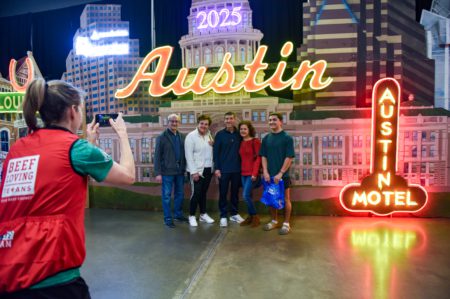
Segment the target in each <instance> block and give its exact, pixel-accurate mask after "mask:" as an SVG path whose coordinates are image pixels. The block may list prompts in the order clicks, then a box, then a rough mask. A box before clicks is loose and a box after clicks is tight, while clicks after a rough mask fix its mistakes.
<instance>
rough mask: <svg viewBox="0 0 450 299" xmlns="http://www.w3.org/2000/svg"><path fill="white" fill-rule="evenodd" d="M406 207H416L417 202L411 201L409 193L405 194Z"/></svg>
mask: <svg viewBox="0 0 450 299" xmlns="http://www.w3.org/2000/svg"><path fill="white" fill-rule="evenodd" d="M406 205H407V206H418V204H417V202H415V201H412V200H411V192H410V191H407V192H406Z"/></svg>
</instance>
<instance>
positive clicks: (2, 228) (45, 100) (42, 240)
mask: <svg viewBox="0 0 450 299" xmlns="http://www.w3.org/2000/svg"><path fill="white" fill-rule="evenodd" d="M83 96H84V94H83V92H81V91H80V90H78V89H76V88H75V87H73V86H72V85H70V84H68V83H66V82H63V81H56V80H55V81H50V82H49V83H48V84H47V83H46V82H45V81H44V80H43V79H37V80H34V81H33V82H32V83H31V84H30V85H29V86H28V88H27V91H26V94H25V99H24V103H23V115H24V118H25V121H26V123H27V126H28V128H29V132H30V134H29V135H28V136H26V137H24V138H21V139H19V140H17V141H16V142H15V144H14V145H13V146H12V147H11V150H10V151H9V153H8V155H7V157H6V160H5V161H4V164H3V170H2V182H1V186H0V190H1V192H2V193H1V196H0V295H5V297H6V298H27V299H29V298H65V299H68V298H83V299H84V298H90V295H89V290H88V287H87V285H86V283H85V282H84V280H83V279H82V278H81V277H80V271H79V268H80V267H81V265H82V263H83V261H84V258H85V255H86V250H85V234H84V208H85V202H86V192H87V180H88V176H91V177H93V178H94V179H95V180H96V181H99V182H101V181H103V182H108V183H113V184H132V183H133V182H134V180H135V168H134V160H133V155H132V152H131V149H130V144H129V142H128V135H127V130H126V126H125V122H124V121H123V119H122V116H121V115H119V117H118V118H117V119H116V120H115V121H113V120H110V124H111V126H112V128H113V130H114V131H115V132H116V133H117V136H118V138H119V141H120V152H121V157H120V163H116V162H114V161H113V160H112V158H111V157H110V156H109V155H107V154H106V153H105V152H103V151H102V150H101V149H100V148H98V147H96V146H95V143H96V140H97V138H98V124H95V123H94V122H92V123H90V124H89V125H88V126H87V139H88V140H84V139H79V138H78V136H77V135H76V133H77V131H78V130H79V129H80V127H81V123H82V119H83V110H84V108H83ZM37 112H39V115H40V117H41V119H42V121H43V122H44V125H45V126H44V128H38V126H37V119H36V113H37ZM0 297H1V296H0Z"/></svg>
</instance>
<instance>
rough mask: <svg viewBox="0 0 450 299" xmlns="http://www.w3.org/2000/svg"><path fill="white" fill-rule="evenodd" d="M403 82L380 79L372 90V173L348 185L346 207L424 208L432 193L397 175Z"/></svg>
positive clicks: (379, 210)
mask: <svg viewBox="0 0 450 299" xmlns="http://www.w3.org/2000/svg"><path fill="white" fill-rule="evenodd" d="M400 92H401V90H400V85H399V83H398V82H397V81H396V80H395V79H392V78H386V79H382V80H379V81H378V82H377V83H376V84H375V86H374V88H373V94H372V156H371V157H372V159H371V164H370V173H371V174H370V175H369V176H367V177H365V178H364V179H363V180H362V182H361V184H349V185H347V186H345V187H344V188H343V189H342V191H341V193H340V196H339V199H340V202H341V205H342V206H343V207H344V209H346V210H348V211H351V212H370V213H373V214H376V215H380V216H384V215H390V214H393V213H414V212H418V211H420V210H421V209H423V208H424V207H425V205H426V203H427V200H428V195H427V192H426V190H425V189H424V188H423V187H422V186H420V185H409V186H408V184H407V181H406V180H405V179H404V178H403V177H401V176H399V175H396V171H397V154H398V151H397V146H398V124H399V113H400Z"/></svg>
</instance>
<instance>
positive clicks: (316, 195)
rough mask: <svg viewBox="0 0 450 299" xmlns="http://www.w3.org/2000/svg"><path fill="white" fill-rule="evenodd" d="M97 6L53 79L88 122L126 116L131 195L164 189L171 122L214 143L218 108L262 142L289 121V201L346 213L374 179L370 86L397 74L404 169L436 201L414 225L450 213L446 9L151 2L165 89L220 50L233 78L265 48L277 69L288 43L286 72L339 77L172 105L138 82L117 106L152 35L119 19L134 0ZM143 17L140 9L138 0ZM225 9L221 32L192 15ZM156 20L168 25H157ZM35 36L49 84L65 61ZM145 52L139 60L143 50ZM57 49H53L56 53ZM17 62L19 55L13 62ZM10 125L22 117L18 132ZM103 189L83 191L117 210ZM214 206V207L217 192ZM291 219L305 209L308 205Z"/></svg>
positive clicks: (408, 4) (8, 139) (176, 100)
mask: <svg viewBox="0 0 450 299" xmlns="http://www.w3.org/2000/svg"><path fill="white" fill-rule="evenodd" d="M112 2H113V3H114V2H118V1H112ZM119 2H120V1H119ZM105 3H106V2H103V1H100V2H96V3H95V4H90V5H87V6H84V5H83V6H82V7H81V8H82V9H81V10H78V11H77V12H78V16H79V18H80V21H79V22H78V23H77V24H76V25H74V24H75V21H73V22H71V25H70V28H71V30H72V32H73V33H72V35H71V39H70V41H71V45H70V47H69V49H68V50H67V51H66V52H65V54H64V61H65V66H64V73H61V74H60V78H62V79H64V80H66V81H68V82H70V83H72V84H74V85H76V86H78V87H80V88H82V89H84V90H85V91H86V92H87V94H88V97H87V100H86V112H87V116H88V117H92V116H93V115H94V114H96V113H101V112H104V113H110V112H118V111H123V112H125V113H126V114H127V115H128V116H127V118H126V120H127V122H128V123H129V137H130V143H131V147H132V150H133V154H134V157H135V161H136V168H137V169H136V170H137V172H136V173H137V180H138V182H140V183H141V184H144V185H143V186H144V187H143V186H138V187H136V188H131V189H130V190H127V192H128V191H132V192H134V193H136V194H139V193H151V194H157V193H159V187H158V186H153V185H151V184H152V182H153V180H154V175H153V158H152V155H153V152H154V146H155V140H156V137H157V136H158V135H159V133H160V132H161V128H162V127H163V126H165V125H166V124H167V116H168V115H169V114H171V113H178V114H180V116H181V126H180V130H181V131H182V132H184V133H187V132H189V131H191V130H193V129H194V128H195V124H196V117H197V116H198V115H199V114H202V113H207V114H209V115H211V117H212V119H213V125H212V127H211V130H212V131H213V133H214V132H216V131H217V130H219V129H220V128H221V127H222V123H223V113H224V111H228V110H232V111H234V112H236V114H237V118H238V120H251V121H252V122H253V123H254V125H255V127H256V129H257V136H258V137H260V138H262V137H264V136H265V134H267V133H268V127H267V117H268V114H269V113H270V112H271V111H277V112H280V113H282V114H283V116H284V128H285V129H286V130H287V131H288V132H289V133H290V134H291V135H292V136H293V137H294V143H295V144H294V145H295V155H296V156H295V160H294V164H293V166H292V167H291V176H292V178H293V182H294V184H295V185H296V186H298V188H294V190H293V193H294V194H293V199H294V201H296V202H301V203H303V204H304V206H305V205H307V206H309V207H312V206H314V207H316V208H315V209H312V210H310V211H309V212H310V213H311V214H345V212H344V211H342V209H339V208H338V207H337V204H336V200H335V199H336V198H337V196H338V194H339V190H340V189H342V186H344V185H346V184H348V183H352V182H358V181H360V180H361V179H362V178H363V177H365V176H366V175H368V174H369V166H370V159H371V156H370V149H371V136H370V132H371V128H370V126H371V119H370V116H371V110H370V104H371V91H372V87H373V84H374V83H375V82H376V81H377V80H378V79H380V78H384V77H393V78H395V79H397V80H398V81H399V82H400V84H401V85H402V87H403V95H402V99H401V101H402V104H401V119H400V134H399V144H398V166H399V167H398V173H399V174H400V175H402V176H403V177H404V178H405V179H406V180H407V181H408V183H413V184H420V185H422V186H425V187H426V188H427V189H428V190H429V191H430V192H431V194H432V197H433V198H434V199H437V200H435V201H433V204H432V205H429V206H430V207H429V208H428V209H425V210H423V211H422V215H428V216H430V215H432V216H443V215H444V216H445V215H447V216H448V215H449V214H450V209H449V208H446V209H442V207H443V206H445V207H448V203H449V200H448V193H447V192H448V191H449V188H450V173H449V170H448V169H449V162H448V161H450V156H449V150H448V148H449V146H450V138H449V136H450V129H449V128H450V112H449V111H448V108H449V107H448V104H449V101H448V89H449V88H448V87H449V80H448V64H449V60H448V47H441V46H440V45H441V43H442V41H441V37H440V35H442V29H440V27H439V26H440V24H441V23H442V19H443V20H448V17H449V11H450V9H449V8H450V7H449V3H450V2H449V1H446V0H435V1H434V2H433V9H432V10H431V11H430V12H429V13H424V14H423V15H422V14H420V15H419V16H420V17H419V18H418V19H419V20H420V19H422V24H423V25H425V28H424V27H423V26H422V25H420V24H419V23H418V22H417V17H418V16H417V14H418V13H419V10H418V9H417V7H422V6H423V5H427V3H425V2H420V5H417V7H416V1H414V0H405V1H392V0H328V1H320V0H311V1H309V2H305V3H303V4H302V3H301V2H300V1H276V2H275V1H270V2H269V1H247V0H233V1H231V0H230V1H223V0H208V1H207V0H194V1H192V2H191V1H179V2H177V3H178V4H180V3H183V4H182V5H179V6H177V7H179V8H181V9H174V6H170V7H169V5H161V2H159V3H160V4H159V5H161V6H159V8H158V5H157V11H158V9H160V10H159V12H160V13H157V14H156V15H157V17H156V19H155V20H156V22H157V26H156V27H157V28H159V29H158V30H159V33H158V32H157V38H156V41H157V45H165V44H169V45H171V46H176V47H175V50H174V55H173V58H172V61H173V64H172V65H171V67H173V72H172V73H171V74H169V79H170V76H172V77H174V76H175V75H176V72H177V69H178V68H179V67H181V66H183V67H189V68H194V69H195V68H197V67H199V66H202V65H205V66H208V67H210V69H211V71H212V72H214V68H215V67H217V66H219V65H220V63H221V61H222V58H223V55H224V53H225V52H229V53H231V55H232V59H231V60H232V63H233V64H234V65H235V66H236V69H237V78H238V80H239V78H242V77H243V76H244V73H245V72H244V70H243V68H242V67H241V68H239V66H243V65H245V64H247V63H250V62H251V61H252V60H253V57H254V54H255V52H256V50H257V48H258V47H259V45H260V44H267V45H269V49H271V52H269V55H268V58H267V61H268V62H273V63H274V62H277V61H279V60H280V56H279V50H280V48H281V46H282V45H283V44H284V42H285V41H287V40H291V41H292V42H293V43H294V46H295V47H296V48H297V55H295V54H293V55H291V56H290V57H289V59H288V61H289V66H290V70H291V71H294V70H295V67H296V66H298V64H299V62H301V61H303V60H311V61H317V60H319V59H324V60H326V61H328V71H327V73H326V75H327V76H331V77H332V78H333V80H334V81H333V83H332V85H331V86H330V87H328V88H327V89H325V90H323V91H317V92H316V91H311V90H308V89H305V90H301V91H299V92H293V93H292V92H289V91H288V92H284V93H276V92H272V91H270V90H267V91H261V92H258V93H248V92H245V91H240V92H237V93H232V94H226V95H219V94H215V93H213V92H208V93H206V94H203V95H196V94H187V95H184V96H181V97H175V96H173V95H172V96H171V97H168V98H152V97H151V96H149V95H148V91H147V88H146V85H145V84H141V86H140V87H139V89H138V91H137V92H136V93H135V94H133V95H132V97H130V98H128V99H125V100H119V99H116V98H115V97H114V93H115V91H116V90H117V89H118V88H121V87H124V86H125V85H126V84H127V83H128V82H129V81H130V80H131V78H132V76H133V75H134V73H135V71H136V69H137V67H138V66H139V64H140V62H141V61H142V58H143V56H145V55H146V53H148V52H149V50H148V48H147V49H146V47H148V42H145V46H143V41H144V40H147V41H148V36H149V32H150V31H149V28H150V26H148V27H146V29H145V32H147V36H146V37H145V38H142V39H141V38H139V36H140V35H139V33H137V32H138V31H139V30H143V29H142V27H140V26H137V28H139V30H137V31H135V30H136V29H133V28H136V27H134V26H136V25H135V24H137V23H139V22H138V21H137V20H135V19H136V18H137V15H136V16H135V15H132V16H130V15H128V16H127V14H128V13H129V11H130V9H131V7H130V6H129V5H128V4H124V5H120V4H109V3H111V2H107V3H108V4H105ZM156 3H158V1H156ZM165 3H167V2H165ZM188 3H189V5H188V6H186V7H184V5H187V4H188ZM268 3H269V4H270V5H268ZM274 3H277V4H274ZM442 3H445V4H446V6H445V7H441V6H440V5H439V4H442ZM142 7H145V5H144V4H142ZM79 8H80V7H76V8H70V9H69V8H66V9H61V10H60V11H59V13H58V17H57V18H62V17H64V16H65V17H66V18H68V19H69V17H70V15H71V14H72V13H74V11H76V10H77V9H79ZM223 9H227V10H228V11H229V12H233V13H235V14H237V15H239V18H238V20H239V21H236V20H235V21H233V22H235V23H229V24H228V25H226V26H224V27H223V28H220V27H218V24H214V22H213V20H214V18H209V19H207V18H205V20H207V21H205V22H204V23H201V18H200V19H199V17H198V14H199V13H200V12H206V13H208V14H209V15H211V11H215V13H216V14H218V12H220V11H221V10H223ZM127 11H128V13H126V12H127ZM133 11H134V10H133ZM143 11H145V10H143ZM147 11H150V10H149V9H148V10H147ZM175 11H176V12H175ZM135 12H136V13H138V12H137V11H135ZM49 13H50V12H49ZM39 14H40V13H37V14H32V15H31V16H30V15H27V16H21V17H23V18H24V19H22V21H23V22H24V23H27V24H30V23H31V24H33V26H32V28H34V26H37V24H39V20H41V18H42V17H43V15H40V16H39V19H36V15H39ZM138 14H139V13H138ZM126 16H127V17H126ZM160 16H164V18H161V17H160ZM48 17H50V15H49V16H48ZM158 17H160V19H161V20H160V21H159V22H162V23H161V24H159V25H158ZM14 18H16V17H9V18H3V19H0V22H2V21H5V20H6V19H7V21H9V22H16V21H15V20H14ZM147 18H148V14H147ZM17 19H20V17H17ZM137 19H138V18H137ZM199 22H200V23H199ZM73 26H76V27H74V28H72V27H73ZM202 26H203V27H202ZM25 27H27V26H25ZM161 27H162V28H163V29H161ZM216 27H217V28H216ZM0 28H2V27H0ZM175 28H176V30H175ZM180 28H182V30H180ZM29 30H30V34H28V35H25V36H29V37H30V40H29V44H27V42H26V41H24V44H25V45H26V47H28V48H27V49H28V50H29V49H33V50H34V49H35V48H37V49H39V48H40V47H42V48H46V49H47V52H45V54H40V55H42V56H40V57H39V56H38V54H36V50H34V51H33V55H31V57H32V59H34V61H35V64H36V66H38V68H37V72H39V73H41V74H43V76H44V77H46V76H50V77H49V78H51V76H54V74H53V72H54V71H55V70H56V69H57V66H56V65H57V64H56V63H55V64H54V65H53V62H52V63H50V64H48V65H47V64H42V62H41V59H42V60H43V61H46V60H47V59H48V58H49V57H53V59H52V60H58V61H59V60H60V59H56V56H55V55H54V54H53V51H48V49H49V47H48V46H46V44H43V43H42V42H39V46H37V45H36V46H35V44H36V42H35V40H36V39H37V37H36V35H37V32H38V31H37V30H35V29H29ZM114 30H115V31H116V32H119V31H120V32H121V33H120V36H115V37H114V38H113V37H109V36H99V35H98V34H99V32H100V33H101V32H111V31H114ZM165 30H166V31H165ZM174 32H178V33H174ZM8 34H9V35H10V33H8ZM41 34H42V35H41V36H42V40H46V39H45V38H44V37H43V36H45V34H43V33H41ZM64 36H66V35H64ZM37 40H38V41H41V39H37ZM80 41H82V42H83V43H88V45H89V46H90V47H93V48H96V49H100V47H109V46H111V45H112V44H121V45H123V46H125V45H126V46H127V49H128V51H129V52H127V54H126V55H104V56H96V55H94V57H89V55H80V53H81V52H80V51H82V50H80V48H78V46H79V42H80ZM11 42H12V41H9V43H11ZM30 44H31V46H30ZM142 48H144V49H146V51H145V52H142ZM27 49H26V50H27ZM55 49H57V47H55V48H52V50H55ZM26 50H24V51H26ZM59 51H60V50H58V51H57V52H59ZM47 55H48V56H47ZM23 56H24V54H19V56H18V57H15V58H17V59H18V58H20V57H23ZM46 57H47V58H46ZM2 59H3V58H2ZM433 59H436V60H437V61H439V63H435V61H434V60H433ZM439 59H440V60H439ZM3 64H4V63H0V65H2V66H3ZM5 64H6V65H7V63H5ZM50 65H53V66H52V67H50ZM444 66H447V68H445V67H444ZM47 67H48V69H47V70H48V72H47V71H46V69H45V68H47ZM24 68H25V64H22V66H21V67H20V68H19V71H18V76H19V77H20V73H26V72H25V69H24ZM442 68H443V69H442ZM271 72H273V67H272V70H271V69H270V67H269V70H268V71H267V72H266V74H264V73H261V78H260V79H261V80H262V78H263V77H264V75H266V77H267V76H268V75H270V73H271ZM49 74H52V75H49ZM435 74H436V76H439V77H441V79H442V80H441V81H436V82H439V84H435ZM56 78H58V77H57V76H56ZM0 83H1V82H0ZM7 85H8V83H7V80H4V82H3V86H5V87H4V88H5V89H7V88H8V87H7ZM436 95H442V97H441V98H438V97H437V96H436ZM8 117H10V118H11V116H8ZM19 118H20V116H19ZM13 121H16V123H14V124H15V125H13ZM17 121H18V119H7V118H5V117H3V121H2V125H3V127H2V129H1V130H2V151H3V152H6V151H7V147H8V146H9V144H11V143H13V142H14V140H15V139H16V138H17V137H18V136H20V135H21V133H20V132H21V131H20V130H21V128H22V129H23V123H22V124H20V122H19V123H18V122H17ZM8 122H9V123H8ZM22 132H23V131H22ZM3 137H5V138H3ZM100 146H101V147H102V148H103V149H104V150H105V151H106V152H107V153H109V154H111V155H112V156H113V157H114V159H116V160H117V159H118V158H119V156H120V152H119V146H118V140H117V139H116V137H115V135H114V134H113V132H112V131H111V129H109V128H105V129H102V131H101V139H100ZM145 184H147V185H145ZM317 187H320V188H317ZM92 188H93V189H92V190H105V189H102V188H105V186H93V187H92ZM142 188H144V189H142ZM145 188H147V189H145ZM109 192H110V191H107V192H106V191H102V192H98V191H97V192H92V193H91V194H93V200H94V202H96V203H97V204H100V202H103V203H104V202H105V201H106V202H108V203H107V204H112V205H115V206H122V205H123V202H121V201H120V199H119V201H118V202H116V203H112V201H109V200H108V199H107V196H105V194H110V193H109ZM115 192H123V190H122V191H118V190H115ZM117 194H118V193H117ZM116 197H119V198H120V196H116ZM138 197H139V196H138ZM210 197H211V198H216V197H217V194H215V190H214V188H212V191H211V193H210ZM96 198H97V199H96ZM98 198H101V199H98ZM134 204H135V206H134V207H135V208H151V205H150V206H149V202H148V200H146V199H139V200H136V201H135V202H134ZM125 206H126V205H125ZM130 206H131V207H133V202H132V203H128V207H130ZM299 211H300V213H301V212H305V209H303V210H302V209H299Z"/></svg>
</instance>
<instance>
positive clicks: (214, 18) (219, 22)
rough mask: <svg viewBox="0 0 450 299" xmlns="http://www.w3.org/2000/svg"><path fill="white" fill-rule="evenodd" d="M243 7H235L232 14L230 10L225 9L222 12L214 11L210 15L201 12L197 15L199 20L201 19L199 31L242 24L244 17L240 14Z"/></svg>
mask: <svg viewBox="0 0 450 299" xmlns="http://www.w3.org/2000/svg"><path fill="white" fill-rule="evenodd" d="M240 10H241V7H235V8H233V10H232V11H231V12H230V10H229V9H226V8H223V9H222V10H220V12H217V11H216V10H214V9H212V10H210V11H209V12H208V13H207V12H206V11H200V12H199V13H198V14H197V20H199V19H200V22H199V25H198V26H197V29H206V28H216V27H217V26H219V27H226V26H236V25H239V24H240V23H241V22H242V15H241V13H240V12H239V11H240Z"/></svg>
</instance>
